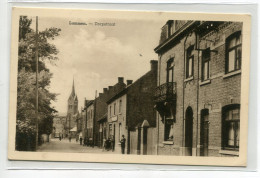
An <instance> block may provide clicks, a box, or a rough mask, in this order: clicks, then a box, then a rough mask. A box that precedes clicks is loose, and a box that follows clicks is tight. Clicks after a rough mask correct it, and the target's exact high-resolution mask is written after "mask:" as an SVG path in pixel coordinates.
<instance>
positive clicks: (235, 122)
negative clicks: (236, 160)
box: [222, 105, 240, 150]
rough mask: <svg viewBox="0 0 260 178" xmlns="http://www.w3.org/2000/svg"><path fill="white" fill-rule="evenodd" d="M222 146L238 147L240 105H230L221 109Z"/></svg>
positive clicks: (226, 147) (225, 147) (228, 147)
mask: <svg viewBox="0 0 260 178" xmlns="http://www.w3.org/2000/svg"><path fill="white" fill-rule="evenodd" d="M222 129H223V147H224V149H234V150H235V149H238V148H239V134H240V106H239V105H231V106H228V107H225V108H224V109H223V128H222Z"/></svg>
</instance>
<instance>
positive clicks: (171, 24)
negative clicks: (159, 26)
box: [167, 20, 175, 37]
mask: <svg viewBox="0 0 260 178" xmlns="http://www.w3.org/2000/svg"><path fill="white" fill-rule="evenodd" d="M174 32H175V23H174V21H173V20H169V21H168V35H167V36H168V37H170V36H171V35H172V34H173V33H174Z"/></svg>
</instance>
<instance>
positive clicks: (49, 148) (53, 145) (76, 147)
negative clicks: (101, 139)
mask: <svg viewBox="0 0 260 178" xmlns="http://www.w3.org/2000/svg"><path fill="white" fill-rule="evenodd" d="M37 151H38V152H65V153H66V152H67V153H98V154H117V153H116V152H112V151H111V150H110V151H107V150H104V149H100V148H98V147H94V148H93V147H87V146H82V145H80V144H79V142H76V140H75V139H72V140H71V142H69V140H68V139H63V140H61V141H60V140H59V139H57V138H56V139H50V142H46V143H44V144H43V145H41V146H40V147H39V149H38V150H37Z"/></svg>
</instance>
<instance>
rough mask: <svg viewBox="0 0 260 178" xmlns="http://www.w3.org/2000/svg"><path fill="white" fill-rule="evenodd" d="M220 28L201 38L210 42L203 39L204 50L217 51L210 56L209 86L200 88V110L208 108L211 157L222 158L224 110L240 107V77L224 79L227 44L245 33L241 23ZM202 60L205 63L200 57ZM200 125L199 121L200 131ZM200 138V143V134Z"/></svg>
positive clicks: (228, 24)
mask: <svg viewBox="0 0 260 178" xmlns="http://www.w3.org/2000/svg"><path fill="white" fill-rule="evenodd" d="M219 29H220V30H219V31H218V32H215V33H210V34H207V35H205V36H202V37H201V38H202V39H208V40H207V41H206V40H201V43H200V47H201V48H208V47H209V48H210V50H214V51H215V52H211V53H210V54H211V56H210V57H211V60H210V83H208V84H205V85H200V88H199V111H201V110H202V109H209V122H210V124H209V153H208V154H209V156H223V155H221V154H220V153H219V151H220V150H221V149H222V145H221V140H222V138H221V137H222V135H221V128H222V127H221V126H222V107H224V106H226V105H229V104H232V103H233V104H234V103H235V104H239V103H240V91H241V74H237V75H233V76H230V77H225V58H226V50H225V49H226V44H225V41H226V38H227V37H228V36H230V35H231V34H233V33H234V32H237V31H241V30H242V23H225V24H222V25H221V26H220V27H219ZM209 40H212V41H214V43H213V42H210V41H209ZM199 60H200V62H201V60H202V56H201V54H200V57H199ZM200 117H201V115H200V113H199V118H200ZM199 121H200V119H199ZM200 125H201V123H200V122H199V132H200ZM198 137H199V140H200V135H199V136H198ZM200 145H202V143H200ZM229 156H231V155H229Z"/></svg>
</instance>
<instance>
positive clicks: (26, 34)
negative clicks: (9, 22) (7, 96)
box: [16, 16, 61, 151]
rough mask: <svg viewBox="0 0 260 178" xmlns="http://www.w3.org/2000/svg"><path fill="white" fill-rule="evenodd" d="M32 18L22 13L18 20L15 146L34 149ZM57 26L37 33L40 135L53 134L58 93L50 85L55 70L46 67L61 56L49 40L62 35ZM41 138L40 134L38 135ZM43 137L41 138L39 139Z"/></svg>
mask: <svg viewBox="0 0 260 178" xmlns="http://www.w3.org/2000/svg"><path fill="white" fill-rule="evenodd" d="M31 22H32V20H31V19H28V17H26V16H21V17H20V21H19V47H18V48H19V49H18V78H17V81H18V82H17V122H16V149H17V150H26V151H29V150H34V149H35V147H34V146H35V133H36V114H35V102H36V101H35V100H36V99H35V98H36V74H35V72H36V61H35V36H36V35H35V31H34V30H33V29H32V28H31V27H30V26H31ZM60 31H61V30H60V29H58V28H54V27H51V28H47V29H45V30H44V31H41V32H39V33H38V54H39V75H38V82H39V88H38V94H39V95H38V96H39V98H38V101H39V102H38V103H39V105H38V106H39V107H38V118H39V125H38V126H39V129H38V131H39V136H40V135H41V134H48V135H49V134H50V133H51V131H52V120H53V118H54V116H55V113H56V112H57V111H56V110H55V109H54V108H53V107H51V101H53V100H55V97H56V94H54V93H50V92H49V90H48V87H49V85H50V79H51V77H52V73H50V71H49V69H48V68H47V67H46V65H45V62H46V60H48V61H49V62H51V63H54V62H55V60H58V58H57V54H58V49H57V48H56V47H55V45H53V44H51V43H49V41H50V40H54V39H55V37H57V36H58V35H59V32H60ZM38 139H39V138H38ZM39 140H40V139H39Z"/></svg>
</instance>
